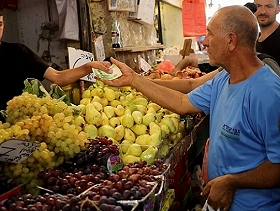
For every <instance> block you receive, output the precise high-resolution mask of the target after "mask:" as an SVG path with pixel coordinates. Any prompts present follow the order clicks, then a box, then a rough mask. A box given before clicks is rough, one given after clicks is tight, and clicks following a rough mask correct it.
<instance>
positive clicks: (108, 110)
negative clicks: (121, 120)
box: [103, 106, 115, 119]
mask: <svg viewBox="0 0 280 211" xmlns="http://www.w3.org/2000/svg"><path fill="white" fill-rule="evenodd" d="M103 111H104V113H105V114H106V115H107V117H108V118H109V119H110V118H112V117H113V116H115V110H114V107H112V106H105V107H104V108H103Z"/></svg>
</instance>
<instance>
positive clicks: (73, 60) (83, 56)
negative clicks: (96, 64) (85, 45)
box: [68, 47, 96, 82]
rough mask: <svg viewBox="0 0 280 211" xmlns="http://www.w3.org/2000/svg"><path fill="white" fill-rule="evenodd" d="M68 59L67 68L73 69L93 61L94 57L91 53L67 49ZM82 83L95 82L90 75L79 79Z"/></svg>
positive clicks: (92, 75) (91, 74)
mask: <svg viewBox="0 0 280 211" xmlns="http://www.w3.org/2000/svg"><path fill="white" fill-rule="evenodd" d="M68 57H69V67H70V68H75V67H79V66H81V65H83V64H85V63H87V62H92V61H94V56H93V54H92V53H91V52H88V51H83V50H80V49H76V48H72V47H68ZM81 80H84V81H90V82H95V81H96V80H95V79H94V74H93V73H90V74H88V75H86V76H84V77H82V78H81Z"/></svg>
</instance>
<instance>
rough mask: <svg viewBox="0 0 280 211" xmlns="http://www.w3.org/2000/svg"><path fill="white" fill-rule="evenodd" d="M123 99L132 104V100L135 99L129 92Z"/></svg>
mask: <svg viewBox="0 0 280 211" xmlns="http://www.w3.org/2000/svg"><path fill="white" fill-rule="evenodd" d="M125 99H126V100H127V101H128V102H130V103H131V102H132V101H133V100H134V99H135V96H134V94H133V93H132V92H131V93H129V94H128V95H126V97H125Z"/></svg>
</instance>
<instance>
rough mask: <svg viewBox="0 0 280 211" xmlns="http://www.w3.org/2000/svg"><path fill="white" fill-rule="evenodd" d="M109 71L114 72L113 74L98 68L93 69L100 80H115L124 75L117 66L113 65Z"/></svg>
mask: <svg viewBox="0 0 280 211" xmlns="http://www.w3.org/2000/svg"><path fill="white" fill-rule="evenodd" d="M109 69H110V70H112V73H106V72H104V71H102V70H99V69H96V68H92V71H93V73H94V75H95V76H97V77H98V78H103V79H106V80H114V79H116V78H118V77H120V76H121V75H122V72H121V70H120V69H119V68H118V67H117V66H116V65H115V64H112V65H111V66H110V67H109Z"/></svg>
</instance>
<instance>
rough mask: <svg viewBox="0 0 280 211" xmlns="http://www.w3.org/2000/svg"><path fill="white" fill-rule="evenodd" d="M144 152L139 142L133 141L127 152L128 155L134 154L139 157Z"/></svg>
mask: <svg viewBox="0 0 280 211" xmlns="http://www.w3.org/2000/svg"><path fill="white" fill-rule="evenodd" d="M141 154H142V149H141V146H140V145H139V144H136V143H133V144H131V145H130V146H129V147H128V149H127V152H126V155H133V156H136V157H139V156H140V155H141Z"/></svg>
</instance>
